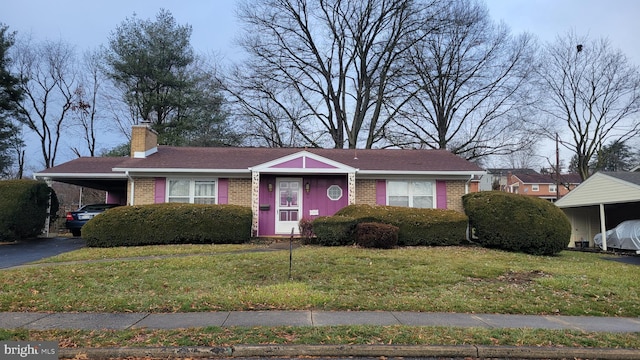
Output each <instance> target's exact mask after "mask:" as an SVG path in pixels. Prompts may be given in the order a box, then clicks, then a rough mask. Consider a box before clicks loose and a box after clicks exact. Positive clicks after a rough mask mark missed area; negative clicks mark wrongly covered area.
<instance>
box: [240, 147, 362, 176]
mask: <svg viewBox="0 0 640 360" xmlns="http://www.w3.org/2000/svg"><path fill="white" fill-rule="evenodd" d="M250 170H251V171H256V172H268V173H291V172H295V173H325V174H347V173H355V172H357V171H358V169H356V168H353V167H351V166H348V165H345V164H342V163H339V162H337V161H334V160H331V159H327V158H325V157H322V156H319V155H316V154H313V153H310V152H308V151H300V152H297V153H294V154H291V155H287V156H283V157H281V158H278V159H274V160H272V161H269V162H266V163H263V164H260V165H257V166H254V167H252V168H251V169H250Z"/></svg>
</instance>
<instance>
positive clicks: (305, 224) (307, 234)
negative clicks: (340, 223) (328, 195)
mask: <svg viewBox="0 0 640 360" xmlns="http://www.w3.org/2000/svg"><path fill="white" fill-rule="evenodd" d="M298 229H299V230H300V238H301V239H302V241H303V243H305V244H310V243H311V238H313V237H315V236H316V235H315V234H314V233H313V220H312V219H309V218H306V217H303V218H302V219H300V221H299V222H298Z"/></svg>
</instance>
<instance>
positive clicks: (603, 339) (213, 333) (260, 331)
mask: <svg viewBox="0 0 640 360" xmlns="http://www.w3.org/2000/svg"><path fill="white" fill-rule="evenodd" d="M24 340H29V341H38V340H48V341H58V343H59V344H60V346H61V347H117V346H128V347H162V346H233V345H238V344H282V345H285V344H286V345H301V344H326V345H341V344H345V345H346V344H349V345H352V344H358V345H360V344H366V345H374V344H375V345H378V344H381V345H382V344H387V345H389V344H393V345H469V344H473V345H495V346H498V345H502V346H566V347H593V348H634V349H638V348H640V333H632V334H622V333H615V334H613V333H591V332H590V333H587V332H580V331H572V330H536V329H486V328H449V327H436V326H429V327H410V326H333V327H284V326H280V327H252V328H243V327H231V328H221V327H207V328H190V329H176V330H148V329H134V330H117V331H116V330H99V331H97V330H92V331H88V330H46V331H35V330H0V341H24Z"/></svg>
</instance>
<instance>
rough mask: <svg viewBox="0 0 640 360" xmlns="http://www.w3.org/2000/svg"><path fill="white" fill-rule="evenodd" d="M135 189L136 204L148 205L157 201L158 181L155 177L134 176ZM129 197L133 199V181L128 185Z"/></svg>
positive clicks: (134, 201)
mask: <svg viewBox="0 0 640 360" xmlns="http://www.w3.org/2000/svg"><path fill="white" fill-rule="evenodd" d="M133 181H134V184H135V189H134V193H133V194H134V195H133V204H134V205H147V204H153V203H154V202H155V191H156V181H155V179H153V178H133ZM127 199H131V182H129V186H128V187H127Z"/></svg>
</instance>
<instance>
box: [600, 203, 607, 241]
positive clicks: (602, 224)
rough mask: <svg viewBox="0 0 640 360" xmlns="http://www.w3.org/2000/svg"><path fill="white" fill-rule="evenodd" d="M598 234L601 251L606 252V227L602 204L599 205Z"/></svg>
mask: <svg viewBox="0 0 640 360" xmlns="http://www.w3.org/2000/svg"><path fill="white" fill-rule="evenodd" d="M600 233H601V234H602V250H604V251H607V225H606V222H605V217H604V204H600Z"/></svg>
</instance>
